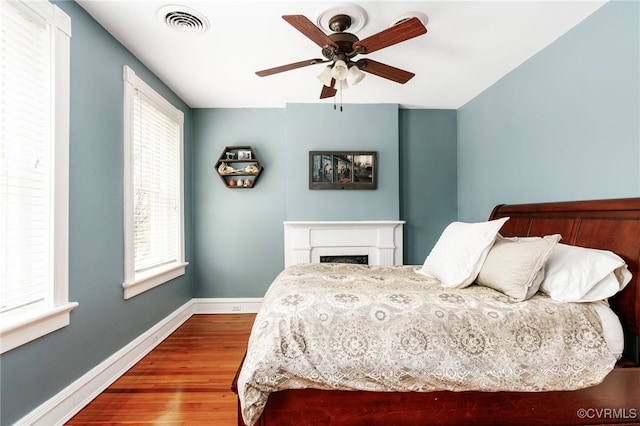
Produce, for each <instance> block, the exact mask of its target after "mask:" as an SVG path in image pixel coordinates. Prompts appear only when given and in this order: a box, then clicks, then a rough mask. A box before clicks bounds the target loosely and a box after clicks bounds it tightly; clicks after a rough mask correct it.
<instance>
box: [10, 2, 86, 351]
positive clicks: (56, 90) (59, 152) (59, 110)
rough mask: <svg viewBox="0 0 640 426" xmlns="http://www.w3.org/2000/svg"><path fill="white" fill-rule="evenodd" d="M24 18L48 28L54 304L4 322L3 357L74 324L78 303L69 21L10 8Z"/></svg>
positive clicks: (25, 6) (28, 7)
mask: <svg viewBox="0 0 640 426" xmlns="http://www.w3.org/2000/svg"><path fill="white" fill-rule="evenodd" d="M11 3H12V4H13V5H15V6H16V7H17V8H19V9H20V10H21V11H22V12H23V13H25V14H27V15H29V16H32V17H33V18H34V19H36V20H42V21H43V22H46V23H47V27H48V29H49V31H50V36H51V37H50V40H51V49H50V53H51V60H52V80H53V81H52V85H51V87H52V96H51V105H50V108H51V119H52V120H51V122H52V131H51V143H52V147H53V150H52V164H53V165H54V168H53V169H54V172H53V173H52V186H51V188H52V193H53V197H52V198H53V202H52V211H51V214H52V221H51V224H52V225H51V228H52V229H51V232H52V234H53V236H52V242H51V246H50V247H51V248H50V250H49V255H50V256H51V259H52V260H51V265H52V273H51V282H50V286H51V289H50V290H51V292H52V297H51V298H50V299H51V300H50V301H49V302H47V303H45V304H44V306H38V307H37V308H32V307H25V308H22V309H17V310H14V311H10V312H8V313H6V314H2V315H1V316H0V322H1V323H2V326H1V328H0V340H1V342H2V344H1V345H0V353H5V352H7V351H10V350H11V349H14V348H16V347H18V346H21V345H24V344H26V343H28V342H31V341H33V340H35V339H37V338H39V337H42V336H44V335H46V334H49V333H51V332H53V331H55V330H58V329H60V328H63V327H66V326H67V325H69V323H70V312H71V310H73V309H74V308H75V307H76V306H78V303H77V302H69V93H70V57H71V55H70V37H71V19H70V18H69V16H68V15H67V14H65V13H64V12H63V11H62V10H61V9H60V8H58V7H57V6H55V5H53V4H51V3H49V2H48V1H46V0H30V1H13V2H11Z"/></svg>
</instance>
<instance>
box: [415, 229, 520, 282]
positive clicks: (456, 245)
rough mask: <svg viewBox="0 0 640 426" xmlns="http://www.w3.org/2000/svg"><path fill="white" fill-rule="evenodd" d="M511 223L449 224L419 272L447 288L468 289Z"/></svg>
mask: <svg viewBox="0 0 640 426" xmlns="http://www.w3.org/2000/svg"><path fill="white" fill-rule="evenodd" d="M508 219H509V218H508V217H503V218H500V219H497V220H491V221H489V222H480V223H464V222H453V223H450V224H449V225H448V226H447V227H446V228H445V230H444V231H443V232H442V235H440V238H439V239H438V241H437V242H436V245H435V246H434V247H433V249H432V250H431V253H429V256H427V259H426V260H425V261H424V265H422V268H421V269H419V270H418V272H419V273H421V274H423V275H426V276H428V277H432V278H435V279H437V280H439V281H440V282H441V283H442V285H443V286H444V287H446V288H463V287H467V286H468V285H470V284H471V283H472V282H473V281H474V280H475V279H476V277H477V276H478V272H480V268H481V267H482V264H483V263H484V260H485V258H486V257H487V253H489V250H490V249H491V246H492V245H493V243H494V241H495V239H496V236H497V235H498V231H499V230H500V228H501V227H502V225H503V224H504V223H505V222H506V221H507V220H508Z"/></svg>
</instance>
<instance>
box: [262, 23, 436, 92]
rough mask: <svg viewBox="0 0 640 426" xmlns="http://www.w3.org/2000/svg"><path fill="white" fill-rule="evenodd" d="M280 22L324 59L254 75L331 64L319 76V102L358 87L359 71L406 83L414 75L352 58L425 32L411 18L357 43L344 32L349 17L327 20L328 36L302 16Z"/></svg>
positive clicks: (346, 28)
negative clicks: (308, 42) (296, 33)
mask: <svg viewBox="0 0 640 426" xmlns="http://www.w3.org/2000/svg"><path fill="white" fill-rule="evenodd" d="M282 18H283V19H284V20H285V21H287V22H288V23H289V24H291V25H292V26H293V27H294V28H295V29H297V30H298V31H300V32H301V33H302V34H304V35H305V36H306V37H307V38H309V39H310V40H311V41H313V42H314V43H315V44H317V45H318V46H320V47H321V48H322V56H324V58H315V59H307V60H305V61H300V62H294V63H291V64H287V65H281V66H279V67H275V68H269V69H266V70H262V71H257V72H256V74H257V75H258V76H260V77H266V76H268V75H272V74H277V73H281V72H284V71H290V70H294V69H298V68H302V67H306V66H309V65H315V64H321V63H327V62H331V64H330V65H329V66H327V67H326V68H325V70H324V71H323V72H322V74H320V76H318V78H319V79H320V80H321V81H322V83H323V86H322V91H321V92H320V99H324V98H330V97H333V96H335V94H336V92H337V90H338V89H343V88H346V87H349V86H350V85H351V86H353V85H355V84H357V83H358V82H359V81H360V80H362V78H363V77H364V74H363V73H362V71H364V72H367V73H370V74H374V75H377V76H378V77H382V78H386V79H388V80H391V81H395V82H397V83H401V84H404V83H406V82H407V81H409V80H410V79H411V78H412V77H413V76H414V75H415V74H414V73H412V72H409V71H405V70H402V69H400V68H396V67H392V66H391V65H386V64H383V63H381V62H377V61H374V60H373V59H368V58H366V59H359V60H354V59H353V58H354V57H355V56H356V55H366V54H369V53H373V52H375V51H377V50H380V49H384V48H385V47H389V46H392V45H394V44H398V43H401V42H403V41H406V40H409V39H412V38H414V37H417V36H419V35H422V34H425V33H426V32H427V29H426V28H425V26H424V25H423V24H422V22H421V21H420V19H418V18H416V17H411V18H409V19H404V20H402V21H400V22H398V23H396V24H395V25H393V26H391V27H389V28H387V29H385V30H382V31H380V32H378V33H376V34H373V35H372V36H369V37H367V38H364V39H362V40H360V39H359V38H358V37H357V36H355V35H354V34H351V33H348V32H346V31H347V30H348V29H349V27H350V26H351V17H350V16H349V15H345V14H338V15H335V16H333V17H332V18H331V19H330V20H329V28H330V29H331V30H332V31H334V32H333V33H332V34H329V35H327V34H325V32H324V31H322V30H321V29H320V28H318V27H317V26H316V25H315V24H314V23H313V22H311V21H310V20H309V19H308V18H307V17H305V16H304V15H284V16H283V17H282Z"/></svg>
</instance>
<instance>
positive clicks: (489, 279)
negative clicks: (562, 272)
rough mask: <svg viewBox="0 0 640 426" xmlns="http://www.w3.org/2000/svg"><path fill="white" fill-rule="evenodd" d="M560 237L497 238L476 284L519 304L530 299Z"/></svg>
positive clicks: (536, 289)
mask: <svg viewBox="0 0 640 426" xmlns="http://www.w3.org/2000/svg"><path fill="white" fill-rule="evenodd" d="M560 238H562V237H561V236H560V234H555V235H547V236H545V237H543V238H540V237H528V238H504V237H502V236H500V235H498V238H497V239H496V242H495V243H494V244H493V247H491V250H490V251H489V254H488V255H487V258H486V260H485V261H484V264H483V265H482V268H481V269H480V273H479V274H478V278H477V280H476V281H477V283H478V284H480V285H482V286H485V287H489V288H492V289H494V290H498V291H500V292H502V293H504V294H506V295H507V296H509V297H511V298H512V299H514V300H515V301H518V302H521V301H523V300H526V299H529V298H531V297H532V296H533V295H534V294H536V292H537V291H538V289H539V288H540V283H541V282H542V279H543V277H544V266H545V262H546V261H547V259H548V258H549V256H550V255H551V252H552V251H553V248H554V247H555V246H556V244H557V243H558V241H560Z"/></svg>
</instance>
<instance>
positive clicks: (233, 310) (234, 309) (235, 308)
mask: <svg viewBox="0 0 640 426" xmlns="http://www.w3.org/2000/svg"><path fill="white" fill-rule="evenodd" d="M240 311H241V309H240V305H233V306H232V307H231V312H240Z"/></svg>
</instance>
